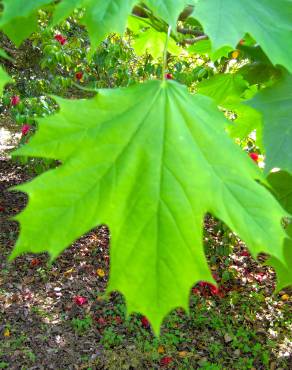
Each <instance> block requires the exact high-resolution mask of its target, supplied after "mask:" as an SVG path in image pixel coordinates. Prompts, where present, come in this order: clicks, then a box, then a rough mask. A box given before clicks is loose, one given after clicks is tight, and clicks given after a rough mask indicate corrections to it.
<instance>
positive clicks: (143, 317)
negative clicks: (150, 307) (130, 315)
mask: <svg viewBox="0 0 292 370" xmlns="http://www.w3.org/2000/svg"><path fill="white" fill-rule="evenodd" d="M140 321H141V324H142V326H143V327H144V328H145V329H148V328H149V326H150V322H149V321H148V319H147V317H145V316H142V317H141V318H140Z"/></svg>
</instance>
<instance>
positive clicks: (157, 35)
mask: <svg viewBox="0 0 292 370" xmlns="http://www.w3.org/2000/svg"><path fill="white" fill-rule="evenodd" d="M130 18H134V17H130ZM139 23H140V24H141V26H144V28H145V26H147V25H145V23H144V22H139ZM131 26H132V29H133V31H134V32H135V33H136V38H135V40H134V41H133V47H134V50H135V52H136V53H137V54H138V55H143V54H144V53H145V52H146V51H147V52H148V53H149V54H151V55H152V56H153V58H154V59H157V58H160V57H161V58H162V56H163V51H164V48H165V41H166V37H167V35H166V33H165V32H158V31H156V30H155V29H153V28H152V27H149V26H148V28H147V29H146V30H145V29H142V30H139V29H138V26H139V25H138V24H137V20H135V23H134V22H133V20H131V22H130V24H129V23H128V27H129V28H130V29H131ZM168 51H169V52H170V53H171V54H173V55H179V54H180V53H181V52H182V49H181V48H180V47H179V46H178V45H177V44H176V42H175V41H174V39H173V38H170V39H169V42H168Z"/></svg>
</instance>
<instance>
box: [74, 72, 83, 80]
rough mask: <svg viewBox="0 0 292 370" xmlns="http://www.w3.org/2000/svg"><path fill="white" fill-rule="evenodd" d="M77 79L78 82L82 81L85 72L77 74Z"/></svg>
mask: <svg viewBox="0 0 292 370" xmlns="http://www.w3.org/2000/svg"><path fill="white" fill-rule="evenodd" d="M75 77H76V80H78V81H80V80H81V79H82V77H83V72H81V71H80V72H77V73H76V74H75Z"/></svg>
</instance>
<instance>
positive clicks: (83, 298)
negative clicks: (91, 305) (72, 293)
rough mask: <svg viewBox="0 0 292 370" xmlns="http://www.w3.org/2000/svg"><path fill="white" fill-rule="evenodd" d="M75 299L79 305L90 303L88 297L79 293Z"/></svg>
mask: <svg viewBox="0 0 292 370" xmlns="http://www.w3.org/2000/svg"><path fill="white" fill-rule="evenodd" d="M73 300H74V303H75V304H77V306H83V305H85V304H87V303H88V300H87V298H85V297H81V296H79V295H77V296H76V297H74V298H73Z"/></svg>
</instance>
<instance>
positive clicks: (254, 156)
mask: <svg viewBox="0 0 292 370" xmlns="http://www.w3.org/2000/svg"><path fill="white" fill-rule="evenodd" d="M249 156H250V158H251V159H252V160H253V161H255V162H256V163H258V161H259V155H258V154H257V153H249Z"/></svg>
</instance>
